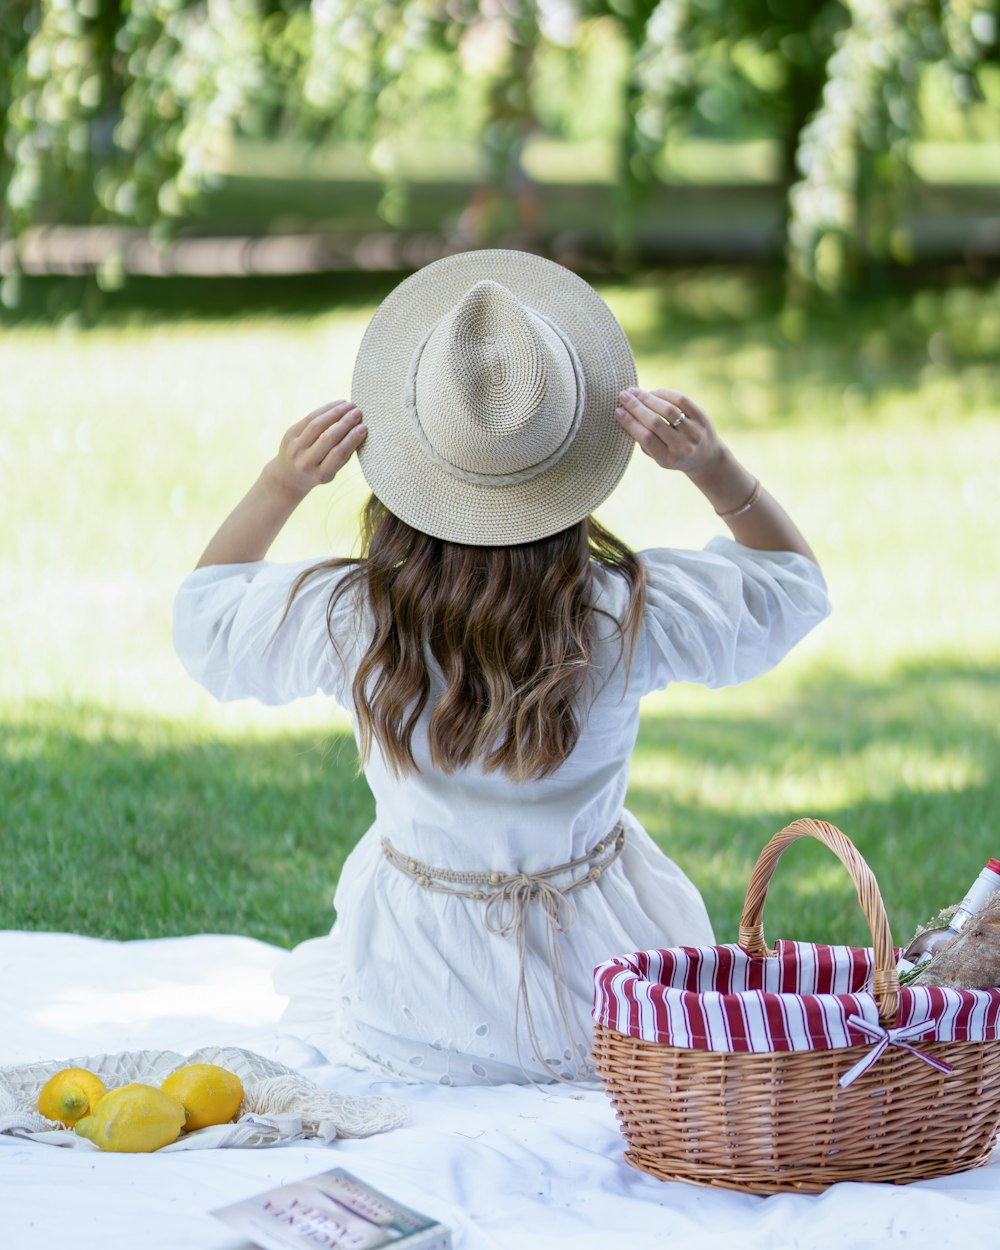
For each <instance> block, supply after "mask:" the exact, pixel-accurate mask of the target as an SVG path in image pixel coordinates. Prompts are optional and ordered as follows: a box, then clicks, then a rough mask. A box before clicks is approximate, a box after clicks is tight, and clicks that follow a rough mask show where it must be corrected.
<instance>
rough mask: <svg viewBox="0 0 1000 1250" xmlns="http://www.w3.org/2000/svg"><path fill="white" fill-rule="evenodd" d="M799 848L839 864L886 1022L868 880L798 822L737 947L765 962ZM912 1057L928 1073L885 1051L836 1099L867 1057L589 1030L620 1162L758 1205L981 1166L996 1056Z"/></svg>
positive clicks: (999, 1073)
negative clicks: (863, 923) (786, 868)
mask: <svg viewBox="0 0 1000 1250" xmlns="http://www.w3.org/2000/svg"><path fill="white" fill-rule="evenodd" d="M801 837H813V838H816V839H818V840H819V841H821V842H822V843H823V844H824V845H825V846H828V847H829V848H830V849H831V850H833V851H834V853H835V854H836V855H837V856H838V858H840V860H841V862H842V863H844V865H845V867H846V868H847V869H848V872H849V873H850V875H851V878H852V880H853V881H854V884H855V886H856V888H857V891H858V899H859V902H860V904H861V908H862V911H863V912H864V915H865V918H866V919H867V921H868V924H869V927H870V928H871V930H872V936H873V942H874V950H875V967H876V977H875V983H874V985H873V990H874V992H875V997H876V1000H877V1002H878V1004H879V1012H880V1018H881V1019H882V1020H883V1023H884V1024H885V1025H887V1026H888V1025H891V1024H892V1022H893V1020H894V1018H895V1011H896V1002H897V992H898V980H897V979H896V976H895V968H894V955H893V947H892V938H891V934H890V930H889V926H888V921H887V919H886V915H885V908H884V906H883V904H882V898H881V894H880V893H879V890H878V885H877V883H876V882H875V879H874V877H873V875H872V873H871V871H870V869H869V868H868V866H867V864H865V862H864V860H863V859H862V857H861V856H860V854H859V853H858V852H857V850H856V849H855V848H854V847H853V845H852V844H851V843H850V840H849V839H848V838H847V837H846V836H845V835H844V834H843V833H841V832H840V830H838V829H836V828H834V826H832V825H829V824H827V823H825V822H823V821H814V820H808V819H804V820H798V821H795V822H794V823H793V824H791V825H789V826H788V827H787V828H786V829H783V830H782V831H781V832H780V833H778V834H776V835H775V836H774V838H772V839H771V841H770V842H769V843H768V845H767V846H766V847H765V848H764V850H763V851H762V852H761V855H760V857H759V859H758V861H757V865H756V866H755V868H754V871H753V873H752V874H751V878H750V883H749V885H748V888H747V895H746V901H745V904H744V908H743V917H742V920H741V924H740V943H741V945H743V944H747V945H748V946H749V947H750V949H751V950H752V951H753V953H755V954H760V955H765V954H768V953H770V952H768V950H767V945H766V942H765V940H764V929H763V923H762V914H763V908H764V902H765V899H766V897H767V886H768V883H769V881H770V878H771V874H772V873H773V871H774V868H775V865H776V864H777V862H778V860H779V859H780V858H781V855H782V853H783V852H784V851H785V850H786V849H787V847H788V846H789V845H791V843H792V842H794V841H796V840H797V839H798V838H801ZM917 1047H918V1048H919V1049H920V1050H921V1051H922V1052H924V1053H926V1054H928V1055H932V1056H935V1057H937V1058H939V1059H942V1060H944V1061H945V1062H947V1063H948V1064H950V1065H952V1068H953V1071H952V1072H951V1073H950V1074H945V1073H942V1072H938V1071H936V1070H934V1069H933V1068H931V1067H929V1066H927V1065H926V1064H924V1063H921V1062H920V1061H919V1060H918V1059H917V1058H916V1057H915V1056H913V1055H912V1054H907V1053H906V1052H904V1051H900V1050H896V1049H893V1048H892V1047H890V1048H889V1049H888V1050H886V1051H885V1053H884V1054H883V1055H882V1057H881V1058H880V1059H879V1061H878V1062H877V1063H876V1064H875V1065H874V1067H872V1068H870V1069H869V1070H868V1071H867V1072H864V1073H863V1074H862V1075H861V1076H860V1077H859V1078H858V1079H857V1080H856V1081H854V1082H853V1084H851V1085H850V1086H849V1087H847V1088H846V1089H843V1088H841V1087H840V1085H839V1084H838V1081H839V1079H840V1077H841V1076H842V1075H843V1074H844V1073H845V1072H846V1071H847V1070H848V1069H849V1068H850V1067H851V1066H852V1065H853V1064H854V1063H855V1061H857V1060H858V1059H860V1058H861V1057H862V1056H863V1055H865V1054H866V1053H867V1052H868V1051H869V1050H870V1046H867V1045H864V1046H856V1047H849V1048H845V1049H841V1050H826V1051H819V1050H817V1051H807V1052H798V1053H795V1052H787V1053H771V1054H746V1053H731V1054H730V1053H726V1054H720V1053H713V1052H711V1051H704V1050H694V1049H690V1050H689V1049H681V1048H678V1047H671V1046H662V1045H657V1044H656V1043H653V1042H647V1041H641V1040H639V1039H636V1038H631V1037H626V1036H624V1035H622V1034H620V1033H618V1032H616V1031H615V1030H612V1029H608V1028H606V1027H604V1026H603V1025H600V1024H597V1025H595V1029H594V1049H593V1060H594V1065H595V1067H596V1069H597V1072H598V1075H599V1076H600V1078H601V1081H602V1083H603V1085H604V1088H605V1090H606V1091H607V1093H608V1095H609V1097H610V1099H611V1102H612V1105H613V1106H614V1108H615V1112H616V1114H617V1116H618V1121H619V1124H620V1126H621V1130H622V1133H623V1134H624V1136H625V1138H626V1141H627V1142H628V1146H629V1149H628V1150H627V1151H626V1153H625V1157H626V1159H627V1160H628V1161H629V1162H630V1163H631V1164H632V1165H633V1166H635V1167H637V1168H639V1169H641V1170H642V1171H644V1172H648V1173H649V1174H650V1175H652V1176H656V1177H659V1179H661V1180H683V1181H688V1182H690V1183H693V1184H698V1185H710V1186H715V1187H718V1188H722V1189H736V1190H743V1191H745V1192H749V1193H758V1194H768V1193H780V1192H784V1191H801V1192H806V1193H817V1192H819V1191H820V1190H822V1189H825V1188H826V1187H827V1186H828V1185H832V1184H833V1183H835V1182H836V1181H848V1180H849V1181H887V1182H892V1183H894V1184H901V1183H904V1182H907V1181H916V1180H929V1179H931V1178H932V1177H936V1176H945V1175H948V1174H949V1173H952V1172H961V1171H966V1170H967V1169H969V1168H974V1167H978V1166H979V1165H980V1164H983V1163H985V1162H986V1160H987V1159H988V1158H989V1155H990V1152H991V1150H992V1147H993V1143H994V1140H995V1138H996V1134H997V1129H998V1126H1000V1046H998V1044H997V1043H995V1042H949V1043H943V1042H935V1043H926V1044H920V1043H917Z"/></svg>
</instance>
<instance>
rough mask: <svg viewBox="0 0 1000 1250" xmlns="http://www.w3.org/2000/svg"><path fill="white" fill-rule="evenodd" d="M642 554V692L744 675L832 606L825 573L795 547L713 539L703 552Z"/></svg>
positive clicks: (773, 657)
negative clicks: (782, 548)
mask: <svg viewBox="0 0 1000 1250" xmlns="http://www.w3.org/2000/svg"><path fill="white" fill-rule="evenodd" d="M639 558H640V559H641V560H642V562H643V564H644V565H645V568H646V578H647V594H646V610H645V617H644V621H643V637H644V640H645V650H646V657H647V661H648V663H647V669H646V683H645V685H646V690H647V691H648V690H662V689H663V688H664V687H665V686H667V685H669V684H670V682H672V681H690V682H697V683H698V684H699V685H703V686H711V687H717V686H734V685H737V684H738V683H739V682H743V681H749V680H750V679H751V678H752V677H757V676H758V675H759V674H761V673H766V672H767V671H768V669H770V668H773V667H774V665H775V664H777V663H778V661H779V660H780V659H782V657H783V656H785V655H786V654H787V653H788V652H789V651H790V650H791V649H792V647H793V646H794V645H795V644H796V643H797V642H798V641H799V640H800V639H801V638H803V637H804V636H805V635H806V634H807V633H808V632H809V631H810V630H811V629H812V628H813V626H815V625H818V624H819V622H820V621H822V620H823V618H824V617H826V616H827V615H828V614H829V611H830V601H829V598H828V596H827V591H826V582H825V580H824V578H823V574H822V573H821V572H820V570H819V568H818V567H817V565H816V564H814V563H813V561H812V560H809V559H807V558H806V557H805V556H800V555H796V554H795V553H794V552H790V551H757V550H756V549H754V548H752V547H744V546H743V545H742V544H740V543H737V542H733V541H732V540H731V539H728V538H714V539H713V540H712V541H711V542H710V543H709V544H708V546H707V547H706V548H705V550H704V551H672V550H662V549H653V550H648V551H642V552H639ZM640 645H641V644H640Z"/></svg>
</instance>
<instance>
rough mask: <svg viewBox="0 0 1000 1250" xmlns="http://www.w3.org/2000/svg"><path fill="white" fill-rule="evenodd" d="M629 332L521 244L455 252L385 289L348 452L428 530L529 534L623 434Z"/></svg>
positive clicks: (370, 335)
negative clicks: (621, 396)
mask: <svg viewBox="0 0 1000 1250" xmlns="http://www.w3.org/2000/svg"><path fill="white" fill-rule="evenodd" d="M635 380H636V375H635V363H634V361H633V359H632V352H631V349H630V348H629V344H628V340H627V339H626V337H625V334H624V332H623V330H622V328H621V327H620V326H619V324H618V322H617V321H616V320H615V318H614V315H613V314H612V312H611V310H610V309H609V308H608V306H607V305H606V304H605V303H604V301H603V300H602V299H601V297H600V296H599V295H598V294H597V292H596V291H595V290H594V289H593V287H591V286H589V285H588V284H587V283H586V282H584V280H583V279H582V278H579V277H577V275H576V274H574V273H571V272H570V270H568V269H565V268H563V266H562V265H557V264H555V263H554V262H553V261H550V260H544V259H542V258H541V257H539V256H534V255H532V254H530V253H528V252H513V251H499V250H490V251H479V252H463V253H461V254H459V255H456V256H448V257H445V259H444V260H439V261H435V262H434V263H433V264H431V265H427V266H426V267H425V268H424V269H421V270H419V271H418V272H417V273H415V274H413V275H412V277H410V278H407V279H406V281H405V282H403V283H401V284H400V285H399V286H398V287H396V289H395V290H394V291H393V292H392V293H391V294H390V295H389V296H388V298H387V299H386V300H385V301H384V303H383V304H382V305H381V306H380V308H379V309H378V311H377V312H376V313H375V316H374V317H373V318H372V320H371V323H370V325H369V326H368V329H367V331H366V332H365V336H364V338H363V340H362V342H361V347H360V349H359V352H358V358H357V362H356V364H355V368H354V382H353V386H352V391H351V396H352V398H353V400H354V402H355V403H356V404H357V405H358V407H359V408H360V409H361V412H362V414H363V416H364V420H365V423H366V425H367V426H368V437H367V438H366V439H365V441H364V443H363V444H362V445H361V448H360V450H359V452H358V459H359V461H360V463H361V470H362V472H363V473H364V475H365V479H366V480H367V482H368V485H369V486H370V487H371V489H372V492H373V493H374V494H375V495H376V497H377V498H378V499H380V500H381V501H382V503H383V504H385V506H386V507H387V508H388V509H389V511H390V512H393V513H395V515H396V516H398V517H399V518H400V519H401V520H403V521H406V522H407V523H408V524H409V525H412V526H413V527H414V528H415V529H418V530H422V531H423V532H424V533H426V534H431V535H433V536H434V537H436V538H444V539H448V540H450V541H451V542H458V543H469V544H473V545H476V546H504V545H508V544H511V543H524V542H531V541H533V540H534V539H537V538H544V537H546V536H548V535H549V534H554V533H556V532H557V531H558V530H561V529H566V528H567V527H568V526H570V525H573V524H575V523H576V522H577V521H580V520H582V519H583V518H584V517H585V516H587V515H588V514H589V513H591V512H592V511H593V510H594V509H595V508H596V507H597V506H598V504H600V503H602V502H603V501H604V500H605V499H606V498H607V497H608V495H610V494H611V492H612V491H613V490H614V488H615V486H616V485H617V484H618V482H619V481H620V479H621V476H622V474H623V473H624V472H625V468H626V465H627V464H628V461H629V457H630V456H631V454H632V450H633V447H634V443H633V442H632V440H631V439H630V438H629V437H628V435H627V434H626V433H625V432H624V430H622V429H621V428H620V427H619V425H618V424H617V422H616V421H615V419H614V416H613V413H614V409H615V406H616V405H617V403H618V393H619V391H621V390H623V389H624V388H625V387H627V386H632V385H634V383H635Z"/></svg>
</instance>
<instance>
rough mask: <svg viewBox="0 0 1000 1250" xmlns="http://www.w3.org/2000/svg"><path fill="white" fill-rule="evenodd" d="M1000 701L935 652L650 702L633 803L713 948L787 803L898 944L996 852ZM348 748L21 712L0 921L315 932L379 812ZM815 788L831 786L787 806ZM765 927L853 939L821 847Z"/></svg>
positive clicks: (108, 929)
mask: <svg viewBox="0 0 1000 1250" xmlns="http://www.w3.org/2000/svg"><path fill="white" fill-rule="evenodd" d="M998 702H1000V666H985V665H982V666H976V665H961V664H949V663H945V662H941V663H921V664H913V665H911V666H908V667H905V668H902V669H900V670H898V671H897V672H896V673H895V674H893V675H892V677H891V678H889V679H886V680H885V681H869V682H865V681H859V680H856V679H853V678H851V677H848V676H846V675H844V674H842V673H826V674H820V675H818V676H815V677H813V678H811V679H809V680H807V681H805V682H803V683H802V684H801V686H800V687H799V689H798V691H797V693H796V695H795V696H794V698H792V699H791V700H789V701H788V702H786V703H785V704H782V705H780V706H777V707H775V706H768V707H765V708H762V710H761V712H760V714H759V715H757V714H753V715H746V714H744V715H742V716H738V715H737V716H734V715H733V714H732V713H731V712H730V713H729V714H728V715H727V714H724V713H718V714H714V713H710V714H708V715H700V714H691V713H690V711H689V710H685V711H684V713H683V714H678V715H676V716H668V715H661V714H656V715H654V714H647V715H646V716H644V719H643V723H642V728H641V731H640V735H639V741H638V744H637V751H636V757H637V761H641V763H642V767H641V768H639V767H637V768H636V773H637V776H641V778H642V780H641V781H639V780H636V781H634V782H633V784H632V786H631V788H630V790H629V795H628V799H627V802H628V805H629V807H630V808H631V809H632V810H633V811H634V812H635V813H636V815H637V816H638V817H639V819H640V820H642V822H643V823H644V824H645V826H646V828H647V829H648V830H649V831H650V833H651V834H652V836H653V837H654V838H655V839H656V840H657V841H658V842H659V843H660V844H661V845H662V846H663V847H664V848H665V849H666V850H667V851H668V853H669V854H670V855H671V856H672V857H673V858H674V859H676V860H677V862H678V863H679V864H681V866H682V867H683V868H684V869H685V870H686V871H687V872H688V873H689V874H690V875H691V876H692V877H693V878H694V880H695V882H696V884H697V885H698V886H699V887H700V888H701V889H702V891H703V893H704V894H705V897H706V901H707V903H708V906H709V911H710V913H711V915H712V918H713V920H714V922H715V925H716V932H717V936H718V939H719V940H720V941H730V940H735V936H736V926H737V922H738V918H739V912H740V909H741V905H742V901H743V894H744V891H745V888H746V884H747V881H748V879H749V876H750V871H751V868H752V866H753V862H754V860H755V859H756V856H757V854H758V853H759V851H760V849H761V848H762V847H763V845H764V844H765V842H766V841H767V839H768V838H769V837H770V836H771V834H773V833H774V832H776V831H777V830H778V829H780V828H782V827H783V826H784V825H786V824H787V823H789V821H791V820H793V819H795V818H796V817H799V816H816V817H819V818H821V819H824V820H829V821H831V822H832V823H833V824H835V825H838V826H839V827H840V828H841V829H843V830H844V832H845V833H847V835H848V836H849V837H850V838H851V839H852V840H853V841H854V842H855V843H856V845H857V846H858V848H859V850H860V851H861V852H862V854H863V855H864V856H865V858H866V859H867V861H868V863H869V864H870V866H871V868H872V870H873V871H874V873H875V876H876V878H877V880H878V881H879V883H880V886H881V889H882V894H883V897H884V899H885V902H886V906H887V910H888V913H889V919H890V923H891V925H892V928H893V932H894V934H895V935H896V937H897V940H901V939H903V938H905V937H907V936H908V935H909V934H910V933H911V932H912V930H913V928H914V926H915V925H916V924H917V923H918V922H919V921H921V920H923V919H925V918H926V917H927V916H928V915H930V914H932V913H933V912H934V911H936V910H937V909H938V908H939V907H942V906H946V905H947V904H949V903H952V902H955V901H957V899H958V898H959V897H960V896H961V894H962V893H963V892H964V890H965V888H966V887H967V885H968V883H969V882H970V881H971V880H972V879H973V878H974V877H975V876H976V874H977V873H978V872H979V870H980V868H981V867H982V865H983V864H984V863H985V861H986V859H987V858H988V857H989V856H990V855H991V854H995V853H997V852H1000V833H998V829H997V824H996V812H997V811H998V810H1000V777H998V776H997V769H996V762H997V760H998V759H1000V707H998ZM710 704H711V696H707V702H706V706H710ZM355 760H356V756H355V750H354V744H353V741H352V739H351V738H350V736H349V735H348V734H347V733H346V732H336V733H331V734H328V735H325V736H323V735H320V734H313V733H296V734H286V735H284V736H279V737H268V738H258V737H247V738H241V739H237V740H233V739H225V740H218V739H216V740H212V739H210V738H209V737H208V736H207V734H206V731H205V730H204V729H203V728H202V727H198V728H196V729H194V730H192V729H191V728H190V727H188V726H184V725H175V724H172V723H168V722H161V721H157V720H154V719H152V718H150V719H144V718H140V717H129V716H123V715H120V714H117V713H111V712H108V711H106V710H103V709H101V708H98V707H93V706H80V707H62V706H54V705H50V704H37V705H34V706H31V707H28V708H26V709H25V710H24V711H23V712H22V713H20V714H19V715H18V717H17V719H16V720H13V719H12V720H10V721H8V723H7V724H5V725H3V726H2V729H0V813H2V818H0V819H2V831H3V841H4V845H5V850H6V872H5V875H4V879H3V882H2V886H0V891H2V917H0V923H2V925H3V926H4V927H6V928H25V929H51V930H61V931H69V932H80V933H88V934H92V935H94V936H101V937H114V938H122V939H124V938H139V937H159V936H168V935H172V934H182V933H197V932H237V933H243V934H247V935H249V936H252V937H256V938H260V939H262V940H264V941H268V942H273V943H275V944H277V945H290V944H293V943H295V942H297V941H300V940H302V939H304V938H306V937H310V936H314V935H316V934H318V933H322V932H325V931H326V929H328V928H329V925H330V923H331V920H332V912H331V908H330V899H331V897H332V893H333V889H334V887H335V884H336V881H337V878H338V875H339V873H340V869H341V866H342V864H343V861H344V858H345V856H346V855H347V853H348V852H349V850H350V849H351V847H352V846H353V845H354V844H355V842H356V841H357V839H358V838H359V837H360V836H361V834H362V833H363V832H364V831H365V829H366V828H367V827H368V825H369V824H370V823H371V821H372V819H373V816H374V804H373V801H372V798H371V795H370V793H369V791H368V788H367V786H366V785H365V784H364V782H363V781H362V780H360V779H358V778H356V777H355V775H354V769H355ZM651 778H652V780H651ZM824 793H827V794H830V793H835V794H838V795H839V796H840V797H839V798H837V799H836V800H835V801H829V800H827V801H825V802H824V801H823V800H822V798H820V799H816V800H814V799H813V798H809V799H808V801H805V802H802V801H799V798H798V796H800V795H805V796H810V795H822V794H824ZM793 795H794V796H795V797H794V798H792V797H790V796H793ZM765 920H766V922H767V932H768V934H769V936H770V937H772V938H773V937H776V936H777V937H780V936H785V937H800V938H803V939H806V940H810V941H851V942H857V943H866V942H867V931H866V928H865V924H864V921H863V919H862V918H861V916H860V912H859V910H858V905H857V902H856V900H855V897H854V892H853V888H852V886H851V885H850V882H849V879H848V877H847V874H846V872H845V871H844V870H843V869H842V868H841V867H840V865H839V864H838V863H837V862H836V861H835V860H834V859H833V857H832V856H831V855H830V854H829V852H827V851H825V850H824V849H823V848H822V847H820V846H819V845H814V844H805V843H802V844H799V845H797V846H795V847H793V848H792V849H791V850H790V851H789V852H788V854H787V855H786V857H785V858H784V859H783V860H782V863H781V865H780V866H779V870H778V872H777V874H776V875H775V879H774V885H773V888H772V891H771V895H770V897H769V901H768V909H767V913H766V916H765Z"/></svg>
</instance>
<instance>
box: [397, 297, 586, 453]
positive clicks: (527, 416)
mask: <svg viewBox="0 0 1000 1250" xmlns="http://www.w3.org/2000/svg"><path fill="white" fill-rule="evenodd" d="M580 392H581V385H580V379H578V371H577V368H576V366H575V362H574V359H573V357H572V356H571V354H570V348H569V347H568V346H567V344H566V343H565V342H564V341H563V340H562V338H561V337H560V335H559V334H558V333H557V332H556V331H555V329H554V328H553V327H552V326H551V325H550V324H549V323H548V322H547V321H546V320H545V319H544V318H543V317H542V316H541V315H540V314H538V313H536V312H534V311H533V310H532V309H530V308H528V307H527V306H526V305H524V304H523V303H522V302H521V301H520V300H519V299H518V298H517V297H516V296H515V295H514V294H513V293H512V292H511V291H509V290H508V289H507V288H506V287H504V286H502V285H501V284H500V283H499V282H494V281H492V280H484V281H480V282H477V283H476V284H475V285H474V286H473V287H471V288H470V289H469V290H468V291H467V292H466V293H465V295H464V296H463V297H462V298H461V300H459V302H458V303H457V304H456V305H455V306H454V307H453V308H452V309H451V310H450V312H448V313H446V314H445V316H444V317H442V318H441V320H440V321H439V322H438V323H437V325H436V326H435V327H434V329H433V330H432V331H431V333H430V335H429V336H428V338H427V341H426V343H425V344H424V347H423V350H422V352H421V353H420V358H419V360H418V362H417V368H416V378H415V386H414V404H415V417H416V420H417V422H418V423H419V426H420V429H421V431H422V434H423V437H424V439H426V442H427V444H428V445H429V447H430V449H431V450H432V452H433V454H434V457H435V459H436V460H437V461H438V463H440V464H442V465H443V466H444V467H451V468H453V469H455V470H458V471H459V472H460V473H472V474H477V475H482V476H486V477H489V476H491V475H496V476H502V475H505V474H511V473H523V472H526V471H529V470H531V469H532V468H534V467H535V466H538V467H539V471H541V468H542V467H543V466H545V465H547V463H548V462H549V461H550V460H551V457H552V456H553V455H554V454H556V453H557V452H558V451H559V449H560V448H561V447H563V446H564V444H565V443H566V440H567V438H568V436H569V434H570V432H571V431H572V429H573V428H574V425H575V424H576V423H577V420H578V412H579V409H580V404H581V400H582V395H581V393H580Z"/></svg>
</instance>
